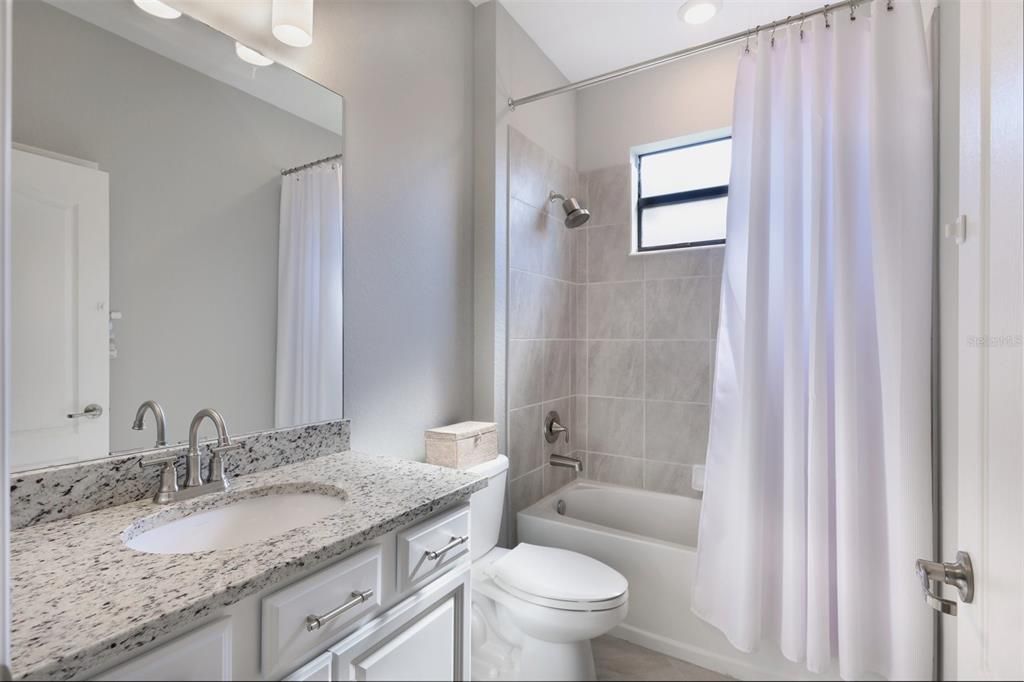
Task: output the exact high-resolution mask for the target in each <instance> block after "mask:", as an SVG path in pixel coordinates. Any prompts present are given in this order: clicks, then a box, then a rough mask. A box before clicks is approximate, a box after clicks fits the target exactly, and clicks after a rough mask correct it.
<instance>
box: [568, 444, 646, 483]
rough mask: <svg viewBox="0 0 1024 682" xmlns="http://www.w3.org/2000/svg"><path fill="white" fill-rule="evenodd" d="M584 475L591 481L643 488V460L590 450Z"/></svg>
mask: <svg viewBox="0 0 1024 682" xmlns="http://www.w3.org/2000/svg"><path fill="white" fill-rule="evenodd" d="M583 476H584V478H587V479H589V480H591V481H600V482H602V483H615V484H616V485H628V486H630V487H633V488H642V487H643V485H644V472H643V460H639V459H633V458H632V457H615V456H614V455H604V454H600V453H597V452H588V453H587V464H586V468H585V469H584V470H583Z"/></svg>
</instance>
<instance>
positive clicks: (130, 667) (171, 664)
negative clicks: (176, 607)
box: [96, 618, 231, 680]
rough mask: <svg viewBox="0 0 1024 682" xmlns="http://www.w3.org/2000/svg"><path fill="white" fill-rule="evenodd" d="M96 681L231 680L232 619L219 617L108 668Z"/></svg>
mask: <svg viewBox="0 0 1024 682" xmlns="http://www.w3.org/2000/svg"><path fill="white" fill-rule="evenodd" d="M96 679H98V680H230V679H231V619H230V618H221V619H220V620H218V621H214V622H213V623H210V624H209V625H204V626H203V627H200V628H197V629H195V630H193V631H192V632H189V633H188V634H186V635H182V636H181V637H179V638H177V639H175V640H173V641H171V642H168V643H167V644H164V645H163V646H160V647H157V648H156V649H153V650H152V651H148V652H146V653H144V654H142V655H141V656H137V657H135V658H133V659H132V660H130V661H128V662H127V663H122V664H121V665H119V666H117V667H115V668H111V669H110V670H108V671H107V672H105V673H103V674H102V675H99V676H97V678H96Z"/></svg>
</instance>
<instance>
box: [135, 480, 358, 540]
mask: <svg viewBox="0 0 1024 682" xmlns="http://www.w3.org/2000/svg"><path fill="white" fill-rule="evenodd" d="M338 493H339V494H336V495H331V494H323V493H316V492H286V491H281V492H275V493H270V494H261V495H254V496H249V497H244V498H241V499H237V500H235V501H231V502H228V503H227V504H224V505H222V506H218V507H216V508H214V509H204V510H202V511H196V512H194V513H191V514H188V515H187V516H183V517H181V518H176V519H174V520H169V521H167V522H166V523H159V521H157V523H158V525H156V526H155V527H154V528H151V529H149V530H145V531H142V532H137V533H133V532H132V529H129V530H128V531H127V532H126V533H125V535H126V536H127V537H126V539H125V540H124V543H125V544H126V545H128V546H129V547H131V548H132V549H135V550H138V551H140V552H147V553H150V554H193V553H195V552H208V551H211V550H217V549H230V548H232V547H239V546H241V545H245V544H248V543H250V542H257V541H259V540H266V539H268V538H272V537H274V536H275V535H281V534H282V533H286V532H288V531H290V530H294V529H296V528H301V527H302V526H306V525H309V524H311V523H313V522H315V521H319V520H320V519H322V518H324V517H326V516H330V515H331V514H334V513H337V512H339V511H341V510H342V509H343V508H344V507H345V504H346V502H345V497H346V496H345V495H344V493H342V492H341V491H340V490H339V491H338Z"/></svg>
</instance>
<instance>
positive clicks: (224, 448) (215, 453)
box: [206, 443, 242, 488]
mask: <svg viewBox="0 0 1024 682" xmlns="http://www.w3.org/2000/svg"><path fill="white" fill-rule="evenodd" d="M209 449H210V473H209V475H208V476H207V477H206V478H207V480H208V481H209V482H210V483H213V482H215V481H223V482H224V486H225V488H226V487H227V476H226V475H225V473H224V458H223V457H222V456H221V455H223V454H225V453H228V452H232V451H234V450H241V449H242V444H241V443H226V444H224V445H211V446H209Z"/></svg>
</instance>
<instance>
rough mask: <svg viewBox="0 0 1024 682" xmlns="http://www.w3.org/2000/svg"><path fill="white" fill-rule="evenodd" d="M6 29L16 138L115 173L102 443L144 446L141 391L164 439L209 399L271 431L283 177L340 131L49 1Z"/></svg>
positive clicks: (327, 148)
mask: <svg viewBox="0 0 1024 682" xmlns="http://www.w3.org/2000/svg"><path fill="white" fill-rule="evenodd" d="M14 23H15V30H16V37H15V41H14V93H13V106H14V133H13V138H14V141H15V142H19V143H22V144H27V145H31V146H34V147H39V148H42V149H46V150H49V151H53V152H58V153H61V154H66V155H70V156H75V157H78V158H82V159H87V160H90V161H94V162H97V163H98V164H99V166H100V169H101V170H104V171H106V172H108V173H109V174H110V215H111V221H110V222H111V225H110V290H111V295H110V305H111V309H112V310H116V311H120V312H121V313H122V314H123V316H124V318H123V319H122V320H120V321H117V322H115V323H114V328H115V333H116V339H117V344H118V348H119V355H118V357H117V358H116V359H113V360H111V363H110V392H111V397H110V405H109V411H110V415H111V440H110V444H111V448H112V449H114V450H120V449H125V448H131V447H141V446H146V445H151V444H152V439H153V432H152V431H151V430H150V431H146V432H142V433H140V432H136V431H131V430H130V429H129V426H130V424H131V421H132V418H133V417H134V415H135V409H136V407H138V405H139V403H141V402H142V401H143V400H146V399H149V398H155V399H157V400H159V401H160V402H161V403H162V404H163V405H164V407H165V408H166V409H167V411H168V417H169V429H170V433H169V434H168V440H169V441H171V442H173V441H175V440H181V439H184V438H186V437H187V433H186V429H187V424H188V419H189V418H190V417H191V415H192V414H194V413H195V412H196V411H197V410H199V409H200V408H203V407H207V406H213V407H216V408H217V409H219V410H221V412H222V413H223V414H224V417H225V419H226V420H227V423H228V425H229V427H230V428H231V430H232V431H233V432H235V433H243V432H248V431H253V430H257V429H265V428H271V427H273V424H274V372H275V357H276V355H275V346H276V335H277V250H278V216H279V202H280V176H279V175H278V174H279V172H280V169H281V168H284V167H289V166H292V165H294V164H297V163H302V162H304V161H305V160H308V159H314V158H319V157H321V156H326V155H327V154H328V153H331V152H333V151H339V150H340V149H341V144H342V141H341V139H340V138H339V137H338V136H337V135H335V134H333V133H330V132H329V131H326V130H324V129H322V128H318V127H316V126H314V125H312V124H310V123H308V122H307V121H304V120H302V119H299V118H297V117H295V116H292V115H290V114H288V113H286V112H284V111H282V110H280V109H278V108H276V107H274V106H272V105H270V104H267V103H266V102H264V101H262V100H258V99H256V98H254V97H251V96H249V95H246V94H244V93H242V92H240V91H238V90H236V89H234V88H232V87H229V86H227V85H225V84H223V83H221V82H220V81H216V80H213V79H211V78H208V77H206V76H204V75H203V74H200V73H198V72H196V71H193V70H191V69H188V68H186V67H184V66H182V65H180V64H178V63H176V62H173V61H170V60H168V59H165V58H163V57H161V56H159V55H157V54H155V53H153V52H150V51H149V50H146V49H144V48H142V47H139V46H138V45H135V44H134V43H131V42H128V41H126V40H124V39H122V38H119V37H117V36H115V35H113V34H111V33H108V32H106V31H104V30H102V29H99V28H97V27H95V26H93V25H92V24H89V23H86V22H84V21H81V20H80V19H77V18H75V17H73V16H71V15H69V14H66V13H64V12H62V11H60V10H58V9H55V8H53V7H51V6H49V5H47V4H45V3H42V2H18V3H15V7H14ZM339 109H340V107H339ZM15 257H16V256H15ZM96 454H97V456H99V455H100V454H102V453H96Z"/></svg>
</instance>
